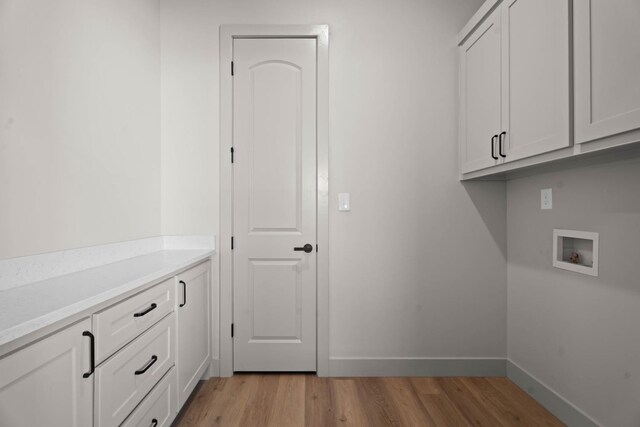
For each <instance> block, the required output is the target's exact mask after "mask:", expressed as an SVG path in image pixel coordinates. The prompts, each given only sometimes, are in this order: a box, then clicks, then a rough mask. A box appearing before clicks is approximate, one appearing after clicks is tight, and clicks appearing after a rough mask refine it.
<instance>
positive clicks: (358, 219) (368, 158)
mask: <svg viewBox="0 0 640 427" xmlns="http://www.w3.org/2000/svg"><path fill="white" fill-rule="evenodd" d="M480 4H481V0H473V1H465V0H455V1H452V0H423V1H415V0H403V1H393V2H389V1H381V0H376V1H372V0H366V1H365V0H352V1H348V2H345V1H339V0H328V1H323V2H303V1H299V0H273V1H268V2H267V1H259V0H245V1H237V0H236V1H231V0H226V1H222V0H218V1H215V0H162V2H161V6H162V11H161V16H162V104H163V110H162V111H163V117H162V136H163V165H164V168H163V232H164V233H165V234H175V233H190V234H207V233H217V230H218V197H217V191H216V190H217V188H218V183H219V180H218V165H219V155H218V152H219V136H218V131H219V127H218V125H219V123H218V115H219V105H218V93H219V73H218V66H219V64H218V54H219V53H218V41H219V40H218V27H219V25H220V24H242V23H259V24H269V23H277V24H287V23H292V24H312V23H326V24H329V25H330V188H331V199H330V200H331V203H332V206H331V213H330V240H331V243H330V245H331V247H330V264H331V267H330V268H331V272H330V281H331V285H330V286H331V288H330V305H331V309H330V310H331V311H330V317H331V331H330V335H331V337H330V347H331V348H330V353H331V356H332V357H504V356H505V352H506V326H505V325H506V227H505V224H506V205H505V185H504V184H503V183H494V184H492V183H479V184H474V183H471V184H467V185H462V184H461V183H459V182H458V177H457V170H458V163H457V142H456V141H457V139H456V138H457V131H456V116H457V114H456V99H457V58H456V54H457V51H456V46H455V35H456V33H457V31H458V30H459V29H460V28H462V26H463V25H464V23H465V22H466V20H467V19H468V18H469V17H470V16H471V15H472V14H473V12H474V11H475V10H477V9H478V7H479V6H480ZM226 69H227V67H226V66H225V70H226ZM338 192H351V194H352V204H353V206H352V211H351V212H350V213H338V212H337V203H336V202H337V200H336V199H337V193H338Z"/></svg>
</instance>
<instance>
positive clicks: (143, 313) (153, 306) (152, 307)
mask: <svg viewBox="0 0 640 427" xmlns="http://www.w3.org/2000/svg"><path fill="white" fill-rule="evenodd" d="M156 307H157V305H156V303H155V302H154V303H153V304H151V306H150V307H149V308H147V309H146V310H144V311H141V312H139V313H134V314H133V317H142V316H144V315H145V314H147V313H149V312H150V311H151V310H153V309H155V308H156Z"/></svg>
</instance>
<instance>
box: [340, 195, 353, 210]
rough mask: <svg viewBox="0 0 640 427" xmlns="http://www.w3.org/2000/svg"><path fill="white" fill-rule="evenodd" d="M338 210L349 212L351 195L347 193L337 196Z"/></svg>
mask: <svg viewBox="0 0 640 427" xmlns="http://www.w3.org/2000/svg"><path fill="white" fill-rule="evenodd" d="M338 210H339V211H340V212H349V211H350V210H351V195H350V194H349V193H340V194H338Z"/></svg>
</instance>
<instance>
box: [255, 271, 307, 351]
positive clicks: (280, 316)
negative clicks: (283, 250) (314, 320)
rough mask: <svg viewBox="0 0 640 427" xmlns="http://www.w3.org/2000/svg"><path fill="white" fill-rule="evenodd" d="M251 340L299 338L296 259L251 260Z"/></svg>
mask: <svg viewBox="0 0 640 427" xmlns="http://www.w3.org/2000/svg"><path fill="white" fill-rule="evenodd" d="M249 262H250V266H251V267H250V268H251V272H250V279H249V281H250V284H251V290H252V292H251V293H250V299H251V306H252V308H253V310H252V317H253V319H252V325H253V333H252V334H251V335H252V336H251V341H252V342H258V341H259V340H264V341H267V340H276V341H281V342H283V341H286V340H289V341H291V340H294V341H297V342H300V340H301V339H302V336H301V332H302V321H301V320H302V319H301V317H300V314H301V312H302V307H301V306H300V302H301V300H300V291H301V289H300V280H299V279H300V272H299V268H298V265H299V264H300V261H299V260H250V261H249Z"/></svg>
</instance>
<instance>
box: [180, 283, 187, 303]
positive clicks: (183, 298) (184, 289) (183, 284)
mask: <svg viewBox="0 0 640 427" xmlns="http://www.w3.org/2000/svg"><path fill="white" fill-rule="evenodd" d="M180 284H181V285H182V304H180V305H179V306H178V307H184V306H185V305H187V284H186V283H185V282H184V280H180Z"/></svg>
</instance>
